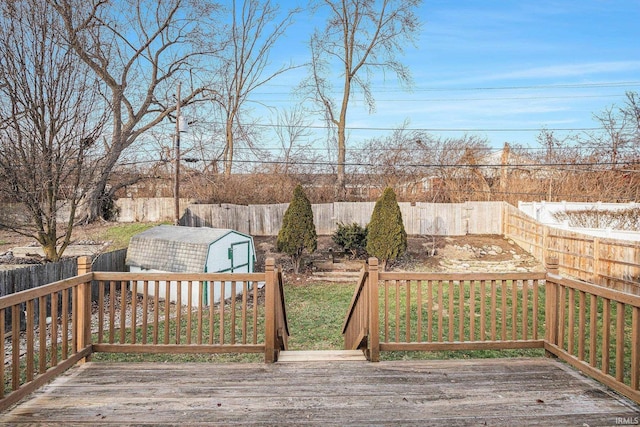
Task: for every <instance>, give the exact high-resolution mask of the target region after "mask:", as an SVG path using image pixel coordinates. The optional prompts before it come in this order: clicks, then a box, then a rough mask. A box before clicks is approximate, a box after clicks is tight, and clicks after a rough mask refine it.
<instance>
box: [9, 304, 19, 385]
mask: <svg viewBox="0 0 640 427" xmlns="http://www.w3.org/2000/svg"><path fill="white" fill-rule="evenodd" d="M19 387H20V311H19V305H14V306H13V307H11V390H13V391H15V390H17V389H18V388H19Z"/></svg>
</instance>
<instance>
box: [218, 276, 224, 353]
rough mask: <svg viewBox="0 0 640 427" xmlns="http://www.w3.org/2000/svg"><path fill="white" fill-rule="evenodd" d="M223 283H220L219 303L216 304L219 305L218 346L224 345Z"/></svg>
mask: <svg viewBox="0 0 640 427" xmlns="http://www.w3.org/2000/svg"><path fill="white" fill-rule="evenodd" d="M225 287H226V286H225V283H224V282H220V301H219V302H218V304H219V305H220V322H218V323H219V324H220V344H221V345H223V344H224V301H225V295H224V288H225Z"/></svg>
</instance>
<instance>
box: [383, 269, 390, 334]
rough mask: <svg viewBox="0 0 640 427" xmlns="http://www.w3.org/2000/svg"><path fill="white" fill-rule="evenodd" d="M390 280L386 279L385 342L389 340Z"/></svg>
mask: <svg viewBox="0 0 640 427" xmlns="http://www.w3.org/2000/svg"><path fill="white" fill-rule="evenodd" d="M389 316H390V314H389V281H388V280H385V281H384V342H389V341H390V339H389Z"/></svg>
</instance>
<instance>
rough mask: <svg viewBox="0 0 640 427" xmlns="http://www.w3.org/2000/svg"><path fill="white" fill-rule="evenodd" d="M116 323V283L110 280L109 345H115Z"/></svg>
mask: <svg viewBox="0 0 640 427" xmlns="http://www.w3.org/2000/svg"><path fill="white" fill-rule="evenodd" d="M65 299H66V298H65ZM115 321H116V282H115V281H113V280H110V281H109V344H113V343H114V341H115V329H116V327H115ZM65 359H66V357H65Z"/></svg>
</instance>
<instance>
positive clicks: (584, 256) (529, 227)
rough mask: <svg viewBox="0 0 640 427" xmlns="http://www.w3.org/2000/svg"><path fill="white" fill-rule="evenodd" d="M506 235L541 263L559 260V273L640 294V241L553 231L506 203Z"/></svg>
mask: <svg viewBox="0 0 640 427" xmlns="http://www.w3.org/2000/svg"><path fill="white" fill-rule="evenodd" d="M503 216H504V235H505V236H506V237H508V238H510V239H512V240H514V241H515V242H516V243H517V244H518V245H519V246H520V247H522V248H523V249H524V250H526V251H528V252H530V253H531V254H532V255H533V256H535V257H536V258H537V259H538V260H540V261H543V260H545V259H547V258H557V259H558V263H559V268H560V272H561V273H562V274H563V275H567V276H571V277H575V278H577V279H581V280H585V281H587V282H591V283H595V284H597V285H601V286H605V287H607V288H612V289H617V290H621V291H624V292H628V293H632V294H635V295H640V242H633V241H626V240H616V239H607V238H602V237H595V236H590V235H587V234H581V233H576V232H572V231H567V230H561V229H558V228H553V227H549V226H546V225H544V224H541V223H539V222H538V221H536V220H535V219H533V218H532V217H530V216H528V215H526V214H525V213H523V212H521V211H519V210H518V209H516V208H515V207H513V206H511V205H508V204H505V209H504V215H503Z"/></svg>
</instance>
